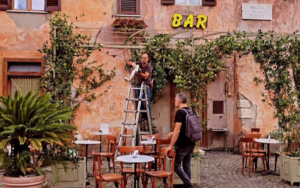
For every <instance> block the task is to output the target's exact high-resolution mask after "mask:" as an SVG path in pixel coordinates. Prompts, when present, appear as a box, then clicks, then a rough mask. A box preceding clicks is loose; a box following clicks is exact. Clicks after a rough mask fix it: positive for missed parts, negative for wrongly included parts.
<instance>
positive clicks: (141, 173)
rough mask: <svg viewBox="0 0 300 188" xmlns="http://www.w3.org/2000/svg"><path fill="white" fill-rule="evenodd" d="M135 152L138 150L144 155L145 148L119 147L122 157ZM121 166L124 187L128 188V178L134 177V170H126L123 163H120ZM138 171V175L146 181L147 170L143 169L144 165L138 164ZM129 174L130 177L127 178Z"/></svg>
mask: <svg viewBox="0 0 300 188" xmlns="http://www.w3.org/2000/svg"><path fill="white" fill-rule="evenodd" d="M135 150H138V152H139V154H143V152H144V147H143V146H120V147H119V152H120V155H129V154H133V153H134V151H135ZM120 166H121V174H122V176H123V180H124V185H125V187H126V185H127V180H128V178H129V177H130V176H132V175H134V169H133V168H124V166H123V162H120ZM136 171H137V174H138V175H139V176H140V177H141V179H142V180H143V179H144V173H145V170H144V169H142V165H141V164H138V166H137V170H136ZM127 174H129V175H128V176H126V175H127Z"/></svg>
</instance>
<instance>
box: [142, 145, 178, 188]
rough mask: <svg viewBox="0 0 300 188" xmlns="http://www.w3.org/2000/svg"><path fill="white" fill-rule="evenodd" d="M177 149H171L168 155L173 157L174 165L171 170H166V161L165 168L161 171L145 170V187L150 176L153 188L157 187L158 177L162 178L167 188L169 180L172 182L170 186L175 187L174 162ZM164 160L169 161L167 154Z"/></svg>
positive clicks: (173, 162)
mask: <svg viewBox="0 0 300 188" xmlns="http://www.w3.org/2000/svg"><path fill="white" fill-rule="evenodd" d="M164 150H165V149H164V148H163V149H162V150H161V152H162V153H164ZM175 155H176V154H175V151H174V150H173V149H172V150H170V151H169V153H168V156H169V157H172V167H171V172H168V171H166V165H167V164H166V163H164V167H163V170H160V171H147V172H145V179H144V188H146V187H147V184H148V178H151V179H152V188H156V187H157V186H156V179H157V178H162V179H163V180H164V183H165V188H167V180H168V181H169V183H170V187H171V188H173V182H174V176H173V174H174V164H175ZM164 161H167V156H166V155H164Z"/></svg>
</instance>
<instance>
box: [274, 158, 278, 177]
mask: <svg viewBox="0 0 300 188" xmlns="http://www.w3.org/2000/svg"><path fill="white" fill-rule="evenodd" d="M277 159H278V155H277V154H275V170H274V172H275V173H276V167H277Z"/></svg>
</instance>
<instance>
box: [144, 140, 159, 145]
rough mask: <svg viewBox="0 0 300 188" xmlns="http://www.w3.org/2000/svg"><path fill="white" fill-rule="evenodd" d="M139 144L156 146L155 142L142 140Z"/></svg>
mask: <svg viewBox="0 0 300 188" xmlns="http://www.w3.org/2000/svg"><path fill="white" fill-rule="evenodd" d="M141 144H146V145H155V144H156V140H153V141H151V140H143V141H141Z"/></svg>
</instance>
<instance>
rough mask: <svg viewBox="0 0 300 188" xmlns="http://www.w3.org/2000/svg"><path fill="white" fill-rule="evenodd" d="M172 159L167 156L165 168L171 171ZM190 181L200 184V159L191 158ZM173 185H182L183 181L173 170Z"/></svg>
mask: <svg viewBox="0 0 300 188" xmlns="http://www.w3.org/2000/svg"><path fill="white" fill-rule="evenodd" d="M171 165H172V159H169V158H167V164H166V170H167V171H169V172H170V171H171ZM191 172H192V177H191V182H192V183H193V184H198V185H199V184H200V159H198V158H197V159H195V158H192V160H191ZM173 176H174V185H182V184H183V182H182V181H181V179H180V178H179V177H178V175H177V174H176V173H175V172H174V175H173Z"/></svg>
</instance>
